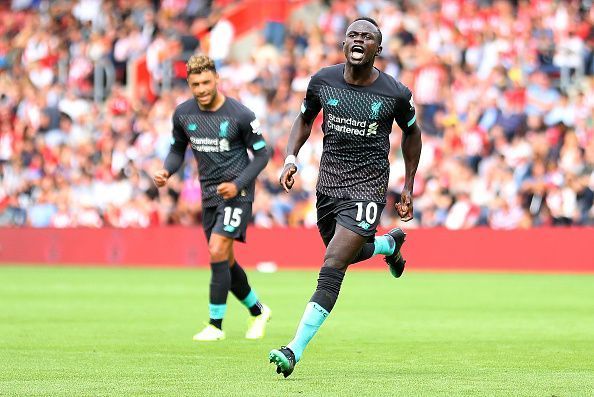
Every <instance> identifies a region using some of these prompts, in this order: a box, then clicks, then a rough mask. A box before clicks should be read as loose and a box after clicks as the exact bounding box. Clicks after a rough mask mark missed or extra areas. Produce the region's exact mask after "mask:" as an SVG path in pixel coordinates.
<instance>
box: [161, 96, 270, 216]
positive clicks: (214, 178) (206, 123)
mask: <svg viewBox="0 0 594 397" xmlns="http://www.w3.org/2000/svg"><path fill="white" fill-rule="evenodd" d="M171 139H172V141H171V144H172V145H177V146H178V147H181V148H182V150H183V149H184V148H185V147H187V145H188V144H189V145H190V147H191V148H192V152H193V153H194V157H195V158H196V160H197V162H198V173H199V177H200V185H201V188H202V204H203V205H204V206H205V207H211V206H216V205H218V204H220V203H222V202H223V201H224V200H223V198H222V197H221V196H219V195H218V194H217V193H216V191H217V186H218V185H219V184H220V183H223V182H231V181H233V180H234V179H235V178H237V177H238V176H239V175H240V174H241V172H242V171H243V170H244V169H245V168H246V166H247V165H248V164H249V162H250V159H249V157H248V152H247V150H248V149H249V150H260V149H262V148H263V147H265V146H266V142H265V141H264V138H263V137H262V133H261V131H260V123H259V121H258V120H257V119H256V117H255V115H254V113H253V112H252V111H251V110H249V109H248V108H247V107H245V106H244V105H242V104H241V103H240V102H239V101H237V100H235V99H233V98H229V97H227V98H226V99H225V102H224V103H223V105H222V106H221V107H220V108H219V109H218V110H216V111H214V112H212V111H203V110H201V109H200V108H199V107H198V104H197V103H196V101H195V100H194V98H192V99H190V100H188V101H185V102H183V103H181V104H180V105H179V106H177V108H176V109H175V113H174V114H173V136H172V138H171ZM254 185H255V182H254V181H252V182H251V183H250V184H249V185H248V186H247V187H245V188H244V189H242V190H241V191H240V192H239V194H238V196H237V197H236V198H235V200H237V201H239V202H248V201H249V202H252V201H254Z"/></svg>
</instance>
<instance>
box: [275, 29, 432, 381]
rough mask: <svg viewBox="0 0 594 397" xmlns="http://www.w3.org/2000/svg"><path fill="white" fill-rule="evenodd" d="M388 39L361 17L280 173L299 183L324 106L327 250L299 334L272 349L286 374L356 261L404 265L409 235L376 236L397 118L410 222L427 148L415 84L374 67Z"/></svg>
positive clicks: (323, 78)
mask: <svg viewBox="0 0 594 397" xmlns="http://www.w3.org/2000/svg"><path fill="white" fill-rule="evenodd" d="M381 42H382V34H381V32H380V30H379V27H378V25H377V23H376V22H375V21H374V20H373V19H371V18H359V19H357V20H355V21H354V22H353V23H352V24H351V25H350V26H349V27H348V29H347V32H346V37H345V41H344V42H343V51H344V55H345V57H346V63H344V64H339V65H334V66H330V67H326V68H323V69H321V70H320V71H318V73H316V74H315V75H314V76H313V77H312V79H311V81H310V82H309V86H308V88H307V93H306V96H305V100H304V101H303V104H302V106H301V113H300V114H299V115H298V116H297V119H296V120H295V122H294V123H293V127H292V129H291V134H290V136H289V143H288V145H287V155H288V156H287V158H286V160H285V167H284V169H283V171H282V173H281V177H280V184H281V185H282V186H283V188H284V189H285V191H287V192H288V191H289V190H290V189H291V187H292V186H293V183H294V175H295V173H296V172H297V166H296V156H297V154H298V152H299V149H300V148H301V147H302V146H303V144H304V143H305V141H306V140H307V138H308V137H309V134H310V133H311V128H312V124H313V122H314V119H315V118H316V116H317V114H318V113H319V112H320V110H321V109H324V122H323V124H322V130H323V132H324V147H323V152H322V158H321V161H320V170H319V178H318V184H317V189H316V190H317V203H316V208H317V216H318V229H319V231H320V234H321V236H322V239H323V240H324V244H325V245H326V254H325V257H324V265H323V266H322V268H321V270H320V274H319V278H318V285H317V288H316V290H315V292H314V294H313V296H312V297H311V299H310V301H309V303H308V304H307V306H306V308H305V313H304V314H303V317H302V318H301V322H300V323H299V326H298V328H297V333H296V335H295V337H294V338H293V340H292V341H291V342H290V343H289V344H288V345H287V346H282V347H281V348H280V349H278V350H277V349H274V350H272V351H271V352H270V353H269V359H270V362H273V363H274V364H275V365H276V367H277V368H276V372H277V373H282V374H283V375H284V376H285V377H287V376H289V375H290V374H291V373H292V372H293V369H294V367H295V364H296V363H297V362H299V360H300V358H301V356H302V354H303V351H304V349H305V347H306V346H307V344H308V343H309V341H310V340H311V338H312V337H313V336H314V335H315V333H316V332H317V331H318V329H319V328H320V326H321V325H322V323H323V322H324V320H325V319H326V317H328V315H329V314H330V312H331V311H332V308H333V307H334V304H335V303H336V300H337V298H338V293H339V291H340V286H341V284H342V281H343V278H344V275H345V272H346V270H347V268H348V266H349V265H350V264H352V263H355V262H359V261H362V260H365V259H368V258H370V257H372V256H373V255H376V254H383V255H385V259H386V262H387V263H388V265H389V268H390V272H391V273H392V275H393V276H394V277H400V275H401V274H402V272H403V271H404V264H405V261H404V259H403V258H402V255H401V254H400V247H401V246H402V244H403V243H404V238H405V234H404V233H403V232H402V230H401V229H398V228H397V229H393V230H391V231H390V232H389V233H388V234H386V235H383V236H379V237H376V238H375V239H374V240H373V242H369V241H370V240H371V239H373V236H374V235H375V231H376V227H377V225H378V223H379V220H380V215H381V212H382V210H383V208H384V206H385V203H386V189H387V186H388V176H389V166H390V163H389V160H388V155H389V151H390V141H389V135H390V132H391V131H392V124H393V122H394V120H396V122H397V123H398V125H399V126H400V128H401V129H402V131H403V136H402V151H403V154H404V161H405V171H406V179H405V184H404V189H403V191H402V195H401V201H400V203H398V204H397V205H396V209H397V211H398V214H399V215H400V217H401V219H402V220H403V221H405V222H406V221H409V220H411V219H412V218H413V200H412V191H413V184H414V177H415V173H416V171H417V166H418V163H419V157H420V154H421V131H420V129H419V127H418V126H417V124H416V122H415V120H416V116H415V107H414V103H413V99H412V94H411V92H410V90H409V89H408V88H407V87H406V86H404V85H403V84H402V83H400V82H398V81H396V80H394V79H393V78H392V77H391V76H389V75H387V74H385V73H382V72H381V71H379V70H378V69H376V68H374V66H373V64H374V61H375V57H376V56H378V55H379V54H380V53H381V50H382V47H381Z"/></svg>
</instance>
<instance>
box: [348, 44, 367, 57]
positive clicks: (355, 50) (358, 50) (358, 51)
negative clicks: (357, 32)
mask: <svg viewBox="0 0 594 397" xmlns="http://www.w3.org/2000/svg"><path fill="white" fill-rule="evenodd" d="M364 54H365V50H364V48H363V47H362V46H360V45H354V46H352V47H351V58H353V59H355V60H359V59H363V55H364Z"/></svg>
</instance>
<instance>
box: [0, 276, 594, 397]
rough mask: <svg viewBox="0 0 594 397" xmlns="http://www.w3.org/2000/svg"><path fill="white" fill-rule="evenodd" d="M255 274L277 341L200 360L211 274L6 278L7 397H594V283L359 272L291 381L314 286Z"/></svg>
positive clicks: (238, 322)
mask: <svg viewBox="0 0 594 397" xmlns="http://www.w3.org/2000/svg"><path fill="white" fill-rule="evenodd" d="M248 273H249V274H248V275H249V277H250V281H251V283H252V285H253V286H254V287H255V289H256V290H257V291H258V293H259V295H260V297H261V298H262V300H263V301H264V302H265V303H267V304H268V305H269V306H270V307H271V308H272V310H273V318H272V321H271V322H270V324H269V328H268V332H267V336H266V338H265V339H264V340H262V341H247V340H244V339H243V334H244V332H245V326H246V320H247V317H248V314H247V310H245V309H244V308H243V306H241V305H240V304H239V303H238V302H237V301H236V300H235V298H234V297H233V296H232V295H230V296H229V308H228V311H227V318H226V319H225V321H224V323H223V325H224V328H225V330H226V333H227V339H226V340H225V341H222V342H216V343H210V344H199V343H196V342H192V340H191V337H192V335H193V334H194V333H195V332H196V331H198V330H199V328H201V326H202V323H203V322H204V321H205V320H206V319H207V297H208V283H209V277H210V275H209V272H207V271H206V270H192V269H117V268H60V267H0V396H592V395H594V388H593V387H594V276H593V275H551V274H548V275H547V274H486V273H485V274H483V273H415V272H409V273H406V274H405V275H404V277H402V278H401V279H393V278H392V277H391V276H390V275H389V273H388V272H387V271H386V272H365V271H353V272H350V273H349V274H347V277H346V278H345V282H344V284H343V287H342V291H341V295H340V299H339V300H338V303H337V305H336V307H335V308H334V310H333V312H332V314H331V316H330V317H329V318H328V320H327V321H326V323H325V324H324V326H323V327H322V328H321V330H320V332H319V333H318V334H317V335H316V337H315V338H314V340H313V341H312V343H311V344H310V345H309V347H308V349H307V350H306V352H305V355H304V357H303V359H302V360H301V362H300V363H299V364H298V365H297V367H296V369H295V372H294V373H293V375H292V376H291V377H289V378H288V379H284V378H282V377H281V376H280V375H277V374H276V373H275V372H274V366H273V365H272V364H269V363H268V359H267V356H268V351H269V350H270V349H271V348H276V347H278V346H280V345H281V344H284V343H287V342H288V341H289V340H290V339H291V337H292V336H293V333H294V331H295V329H296V326H297V323H298V321H299V318H300V317H301V314H302V312H303V309H304V307H305V304H306V302H307V301H308V300H309V297H310V296H311V294H312V292H313V290H314V288H315V282H316V277H317V272H305V271H301V272H288V271H286V272H285V271H282V272H278V273H274V274H262V273H256V272H253V271H250V272H248Z"/></svg>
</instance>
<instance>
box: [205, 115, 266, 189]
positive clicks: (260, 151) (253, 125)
mask: <svg viewBox="0 0 594 397" xmlns="http://www.w3.org/2000/svg"><path fill="white" fill-rule="evenodd" d="M239 128H240V131H241V135H242V139H243V142H244V143H245V145H246V147H247V149H248V150H250V151H251V152H252V154H253V158H252V160H251V161H250V163H249V164H248V165H247V167H245V168H244V169H243V171H242V172H241V174H239V175H238V176H237V178H235V180H233V181H232V182H224V183H221V184H220V185H219V186H217V194H219V195H221V197H223V198H224V199H225V200H229V199H232V198H233V197H235V196H237V194H238V193H239V192H240V191H241V190H242V189H244V188H246V187H247V186H248V185H249V184H250V183H252V182H253V181H254V180H255V179H256V177H257V176H258V174H260V172H262V170H263V169H264V167H266V164H268V160H269V159H270V150H268V147H267V145H266V141H265V140H264V137H263V136H262V132H261V131H260V122H259V121H258V119H256V117H255V116H254V114H253V113H252V114H251V115H250V117H249V118H248V121H246V122H240V125H239Z"/></svg>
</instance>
